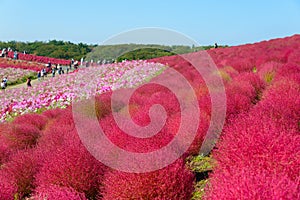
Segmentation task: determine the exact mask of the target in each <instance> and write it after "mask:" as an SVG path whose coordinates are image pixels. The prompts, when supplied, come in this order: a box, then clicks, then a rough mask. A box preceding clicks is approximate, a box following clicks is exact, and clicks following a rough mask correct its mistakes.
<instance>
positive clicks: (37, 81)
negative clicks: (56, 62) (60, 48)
mask: <svg viewBox="0 0 300 200" xmlns="http://www.w3.org/2000/svg"><path fill="white" fill-rule="evenodd" d="M66 68H67V66H63V69H64V71H67V69H66ZM72 71H74V68H72V70H70V72H72ZM55 76H59V74H58V73H57V72H56V74H55ZM50 78H52V74H51V73H49V74H48V75H47V77H44V79H40V80H38V79H33V80H31V85H32V86H35V85H37V84H40V83H42V82H44V81H46V80H47V79H50ZM26 87H27V84H26V82H25V83H21V84H17V85H12V86H8V87H7V88H6V90H10V89H16V88H26Z"/></svg>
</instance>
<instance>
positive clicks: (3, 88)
mask: <svg viewBox="0 0 300 200" xmlns="http://www.w3.org/2000/svg"><path fill="white" fill-rule="evenodd" d="M5 88H6V86H5V83H4V80H2V82H1V89H2V90H5Z"/></svg>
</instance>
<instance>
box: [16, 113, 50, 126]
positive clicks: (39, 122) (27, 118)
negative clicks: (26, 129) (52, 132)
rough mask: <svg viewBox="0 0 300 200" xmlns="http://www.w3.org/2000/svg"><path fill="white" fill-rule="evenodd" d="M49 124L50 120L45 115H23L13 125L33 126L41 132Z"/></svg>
mask: <svg viewBox="0 0 300 200" xmlns="http://www.w3.org/2000/svg"><path fill="white" fill-rule="evenodd" d="M47 122H48V118H47V117H46V116H44V115H39V114H26V115H21V116H19V117H17V118H16V119H15V120H14V122H13V124H19V125H21V124H24V125H26V124H31V125H33V126H35V127H36V128H38V129H39V130H42V129H43V128H44V127H45V125H46V124H47Z"/></svg>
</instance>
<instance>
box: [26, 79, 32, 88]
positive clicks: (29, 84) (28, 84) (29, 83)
mask: <svg viewBox="0 0 300 200" xmlns="http://www.w3.org/2000/svg"><path fill="white" fill-rule="evenodd" d="M26 85H27V87H31V78H28V79H27V83H26Z"/></svg>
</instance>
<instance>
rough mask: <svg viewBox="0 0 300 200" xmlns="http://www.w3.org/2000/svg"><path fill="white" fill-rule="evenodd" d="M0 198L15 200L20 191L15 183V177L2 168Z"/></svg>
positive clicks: (2, 199) (0, 171) (0, 173)
mask: <svg viewBox="0 0 300 200" xmlns="http://www.w3.org/2000/svg"><path fill="white" fill-rule="evenodd" d="M0 180H1V181H0V199H1V200H13V199H14V196H15V194H16V193H17V191H18V187H17V185H15V184H14V181H13V179H12V178H11V177H10V175H9V174H7V173H5V172H3V170H0Z"/></svg>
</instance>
